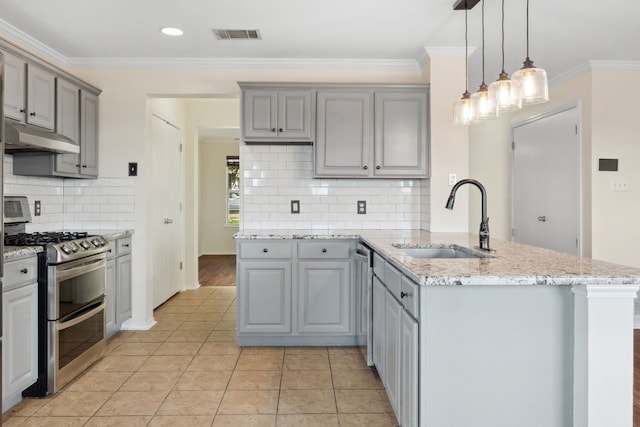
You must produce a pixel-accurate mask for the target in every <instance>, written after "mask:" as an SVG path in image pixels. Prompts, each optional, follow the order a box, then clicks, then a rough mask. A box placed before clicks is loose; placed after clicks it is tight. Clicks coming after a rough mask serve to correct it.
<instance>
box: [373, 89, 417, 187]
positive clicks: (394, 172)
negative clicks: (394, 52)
mask: <svg viewBox="0 0 640 427" xmlns="http://www.w3.org/2000/svg"><path fill="white" fill-rule="evenodd" d="M428 105H429V104H428V102H427V92H426V91H415V90H389V91H377V92H376V93H375V132H374V134H375V149H374V163H375V169H374V170H373V174H374V175H375V176H380V177H398V176H415V177H426V176H427V170H428V164H429V159H428V148H427V133H428V125H427V117H428V116H429V111H428Z"/></svg>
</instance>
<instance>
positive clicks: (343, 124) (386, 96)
mask: <svg viewBox="0 0 640 427" xmlns="http://www.w3.org/2000/svg"><path fill="white" fill-rule="evenodd" d="M428 101H429V100H428V90H427V88H426V86H413V87H403V88H397V87H396V88H394V87H389V86H386V87H384V86H381V87H369V88H367V87H356V88H354V87H348V86H347V87H342V88H341V89H336V88H325V89H322V90H318V93H317V124H316V126H317V139H316V143H315V146H314V152H315V176H316V177H319V178H320V177H337V178H340V177H342V178H358V177H360V178H426V177H428V175H429V102H428Z"/></svg>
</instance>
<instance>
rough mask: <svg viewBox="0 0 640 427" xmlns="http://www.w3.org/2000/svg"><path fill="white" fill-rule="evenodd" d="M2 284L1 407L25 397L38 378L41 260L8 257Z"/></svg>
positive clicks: (6, 407) (7, 406)
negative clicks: (39, 274) (39, 272)
mask: <svg viewBox="0 0 640 427" xmlns="http://www.w3.org/2000/svg"><path fill="white" fill-rule="evenodd" d="M4 275H5V277H4V283H3V285H2V324H3V332H4V336H3V343H2V407H3V408H4V409H8V408H10V407H12V406H13V405H15V404H16V403H18V402H19V401H20V400H21V398H22V391H23V390H24V389H25V388H27V387H29V386H30V385H31V384H33V383H35V382H36V379H37V378H38V324H37V320H38V283H37V281H38V260H37V258H36V256H35V255H33V256H30V257H27V258H22V259H17V260H12V261H7V262H5V265H4Z"/></svg>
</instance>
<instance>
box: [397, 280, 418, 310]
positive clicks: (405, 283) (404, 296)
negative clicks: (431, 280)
mask: <svg viewBox="0 0 640 427" xmlns="http://www.w3.org/2000/svg"><path fill="white" fill-rule="evenodd" d="M400 292H401V294H400V301H401V302H402V305H403V306H404V308H405V309H406V310H407V311H408V312H409V313H411V315H412V316H413V317H415V318H416V319H418V318H419V317H420V316H419V308H418V307H419V292H420V287H419V286H418V285H417V284H415V283H413V281H411V280H410V279H408V278H406V277H404V276H402V282H401V284H400Z"/></svg>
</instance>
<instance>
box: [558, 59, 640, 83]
mask: <svg viewBox="0 0 640 427" xmlns="http://www.w3.org/2000/svg"><path fill="white" fill-rule="evenodd" d="M594 70H626V71H634V70H636V71H637V70H640V61H604V60H591V61H586V62H583V63H582V64H580V65H577V66H576V67H574V68H571V69H569V70H567V71H565V72H564V73H561V74H559V75H557V76H556V77H553V78H552V79H549V86H556V85H559V84H562V83H565V82H567V81H569V80H572V79H575V78H576V77H578V76H580V75H582V74H585V73H589V72H592V71H594Z"/></svg>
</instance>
